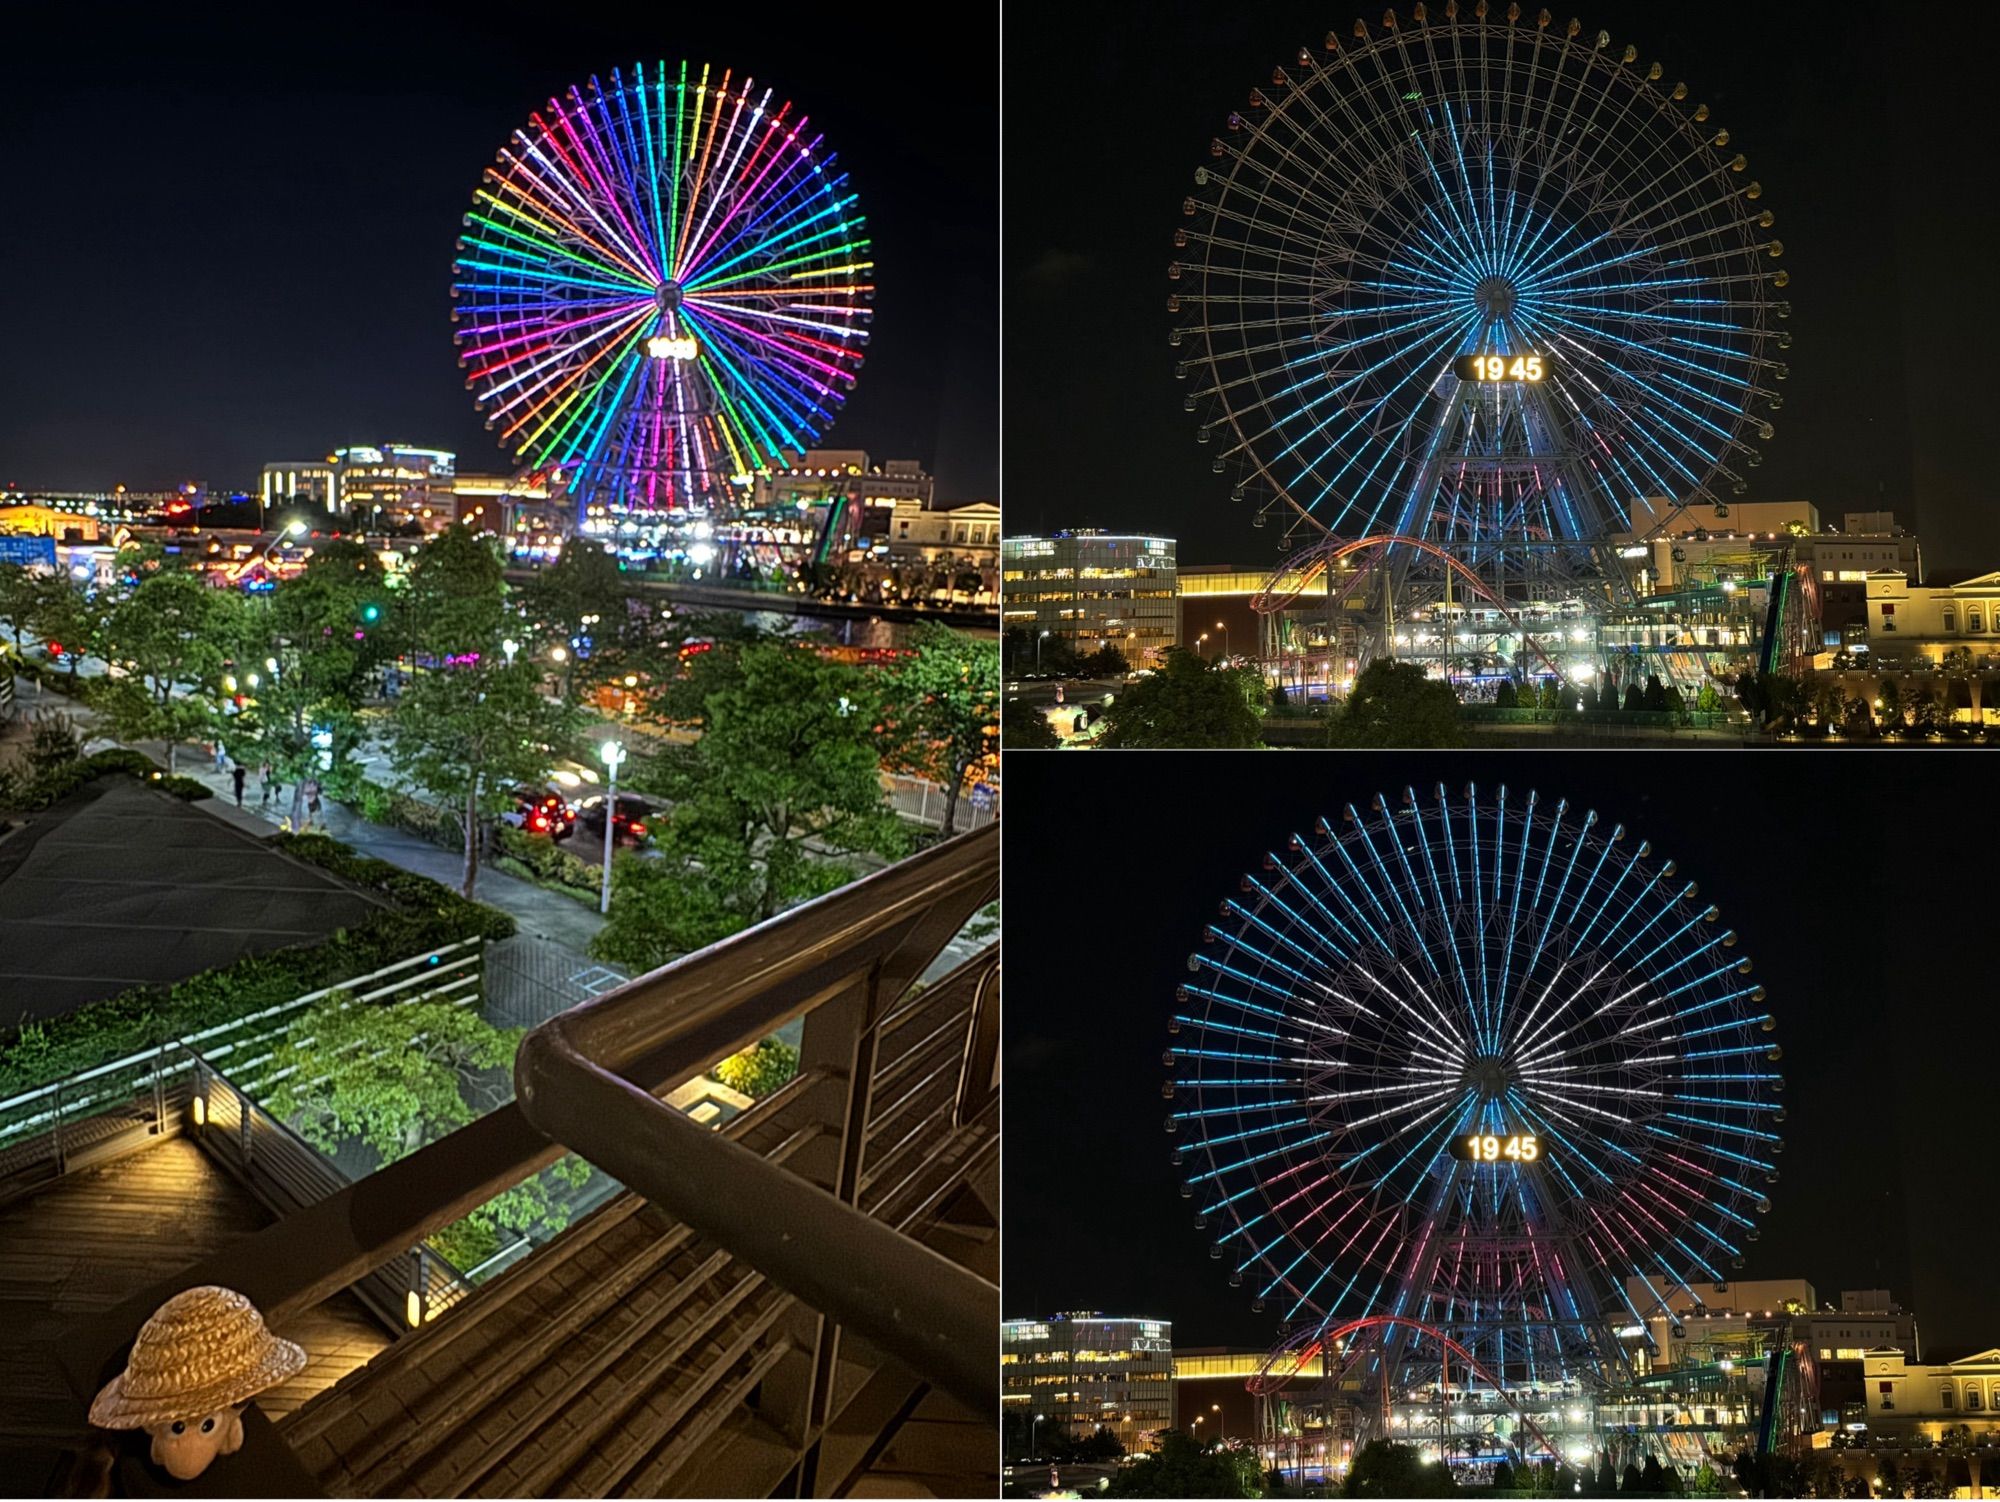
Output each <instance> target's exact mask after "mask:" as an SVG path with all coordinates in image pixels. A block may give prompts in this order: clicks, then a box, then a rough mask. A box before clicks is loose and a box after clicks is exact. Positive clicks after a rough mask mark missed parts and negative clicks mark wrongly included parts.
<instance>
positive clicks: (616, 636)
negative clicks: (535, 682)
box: [519, 537, 631, 700]
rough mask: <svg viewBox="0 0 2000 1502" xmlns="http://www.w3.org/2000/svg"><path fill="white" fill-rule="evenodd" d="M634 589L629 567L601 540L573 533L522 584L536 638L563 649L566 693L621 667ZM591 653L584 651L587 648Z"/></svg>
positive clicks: (522, 602)
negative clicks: (549, 560)
mask: <svg viewBox="0 0 2000 1502" xmlns="http://www.w3.org/2000/svg"><path fill="white" fill-rule="evenodd" d="M628 594H629V588H628V586H627V584H626V580H625V574H624V566H623V565H622V564H620V563H619V561H618V559H617V557H616V556H615V555H613V554H612V553H611V552H610V551H609V550H608V549H606V548H605V547H604V546H603V545H602V544H601V543H597V542H593V541H591V540H590V539H588V538H581V537H573V538H571V539H570V540H569V541H568V542H566V543H564V544H563V548H562V552H561V553H560V554H559V555H558V556H557V558H556V561H555V562H554V563H552V564H548V565H547V566H545V567H543V568H540V569H537V570H536V571H535V576H534V578H533V579H532V580H531V581H530V582H529V583H527V584H525V585H523V586H522V588H521V592H520V599H519V605H520V609H521V613H522V615H523V616H525V617H526V618H527V620H528V622H529V623H530V625H531V627H532V629H531V630H530V631H529V632H528V637H529V640H530V642H531V643H546V644H549V645H556V646H560V647H562V648H563V665H562V667H563V671H562V682H563V697H564V698H566V699H570V700H574V699H575V697H576V692H577V688H578V686H579V682H581V683H583V684H588V683H590V682H592V681H602V680H603V679H604V677H605V676H607V675H608V674H610V673H612V672H613V671H615V670H618V669H620V668H621V666H622V662H621V658H622V655H623V651H622V649H623V648H624V647H626V646H627V645H628V644H627V642H626V640H625V635H626V631H625V628H626V619H627V617H628V616H629V615H630V614H631V611H630V608H629V607H628V605H627V603H626V599H627V595H628ZM586 651H587V652H588V655H587V656H586V655H585V652H586Z"/></svg>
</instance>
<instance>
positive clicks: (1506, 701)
mask: <svg viewBox="0 0 2000 1502" xmlns="http://www.w3.org/2000/svg"><path fill="white" fill-rule="evenodd" d="M1520 703H1521V696H1520V691H1519V690H1518V689H1516V688H1515V687H1514V680H1513V679H1512V678H1506V679H1502V680H1501V683H1500V686H1499V687H1498V688H1497V689H1495V690H1494V691H1493V707H1494V708H1495V709H1515V708H1518V707H1519V706H1520ZM1501 1464H1502V1465H1505V1464H1506V1462H1505V1461H1502V1462H1501Z"/></svg>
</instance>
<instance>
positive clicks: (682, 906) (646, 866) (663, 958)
mask: <svg viewBox="0 0 2000 1502" xmlns="http://www.w3.org/2000/svg"><path fill="white" fill-rule="evenodd" d="M677 812H678V811H677ZM794 854H796V855H797V856H798V858H795V859H788V860H786V861H785V862H784V863H783V864H782V866H781V868H780V870H779V871H778V873H776V874H775V875H774V874H773V873H771V872H770V870H769V869H768V863H767V862H760V861H759V860H758V858H757V857H756V856H755V855H754V854H753V853H752V849H751V845H750V844H749V843H748V842H747V841H745V840H743V839H741V838H736V837H732V836H730V835H728V834H725V833H721V832H715V833H711V834H707V835H698V834H695V833H692V832H689V831H687V830H685V829H683V828H682V827H681V825H680V823H679V821H678V820H677V821H676V823H675V824H674V825H673V826H672V827H671V828H670V829H669V831H668V835H667V838H666V839H665V840H663V841H662V842H661V848H660V852H659V855H658V857H657V858H655V859H650V860H639V859H637V858H636V857H633V856H629V855H624V854H620V855H619V856H617V857H616V858H615V860H614V863H613V867H612V881H611V913H610V915H609V917H608V918H607V920H606V922H605V925H604V927H603V928H602V929H600V930H598V932H597V935H596V937H595V938H593V939H592V940H591V944H590V952H591V953H592V954H593V955H595V956H596V957H597V958H598V959H601V960H607V961H609V962H610V963H612V964H614V965H623V966H625V967H626V968H627V969H629V970H634V971H640V972H643V971H647V970H657V969H658V968H659V967H660V966H662V965H664V964H666V963H667V961H669V960H671V959H674V958H675V957H677V956H679V955H683V954H692V953H693V952H694V951H695V950H697V949H706V948H707V947H708V946H709V945H710V944H714V943H718V942H720V941H721V940H723V939H726V938H728V937H729V936H730V935H731V934H734V933H740V932H741V931H742V930H744V929H746V928H748V927H750V926H751V925H752V924H753V923H760V922H762V921H763V920H764V919H765V918H767V917H769V916H770V913H769V912H766V911H765V908H766V906H767V905H768V904H771V903H776V904H777V905H778V906H779V907H786V906H790V905H791V904H793V903H796V902H804V901H807V900H809V899H811V898H814V897H819V896H823V895H824V894H826V893H828V892H831V891H834V890H836V889H837V888H839V887H844V886H846V885H847V883H849V882H850V881H852V880H854V877H855V875H856V873H855V870H854V868H853V867H852V866H849V865H847V864H845V863H844V862H840V861H832V860H826V859H824V858H819V857H812V856H806V855H804V854H803V853H802V852H794ZM773 910H774V911H775V909H773Z"/></svg>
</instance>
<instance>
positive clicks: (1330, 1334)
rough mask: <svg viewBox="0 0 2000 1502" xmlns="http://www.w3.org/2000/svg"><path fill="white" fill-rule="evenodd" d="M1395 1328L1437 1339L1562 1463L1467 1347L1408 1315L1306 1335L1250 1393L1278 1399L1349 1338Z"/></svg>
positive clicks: (1275, 1359) (1269, 1364) (1269, 1365)
mask: <svg viewBox="0 0 2000 1502" xmlns="http://www.w3.org/2000/svg"><path fill="white" fill-rule="evenodd" d="M1392 1326H1401V1327H1402V1328H1403V1329H1406V1330H1410V1331H1413V1332H1415V1333H1416V1334H1418V1335H1427V1336H1429V1337H1430V1338H1431V1339H1432V1340H1435V1341H1436V1342H1437V1343H1438V1345H1439V1346H1441V1347H1443V1348H1444V1349H1445V1350H1447V1351H1450V1352H1451V1353H1452V1354H1453V1355H1455V1356H1457V1357H1458V1359H1459V1360H1460V1361H1461V1362H1463V1363H1464V1364H1465V1366H1466V1368H1467V1369H1468V1370H1469V1371H1471V1372H1472V1373H1473V1374H1474V1375H1475V1376H1477V1377H1478V1378H1479V1379H1480V1380H1481V1381H1482V1382H1484V1383H1486V1384H1487V1385H1488V1386H1489V1387H1491V1388H1492V1389H1493V1390H1494V1391H1495V1392H1496V1393H1499V1394H1500V1395H1501V1396H1502V1397H1504V1398H1506V1400H1507V1403H1508V1405H1509V1406H1510V1407H1511V1408H1512V1409H1513V1410H1514V1416H1515V1417H1516V1418H1518V1419H1519V1420H1520V1421H1521V1424H1522V1427H1523V1428H1525V1429H1527V1430H1528V1431H1529V1432H1530V1433H1531V1434H1533V1435H1534V1436H1535V1438H1536V1439H1538V1440H1539V1441H1541V1444H1542V1448H1543V1449H1544V1450H1546V1451H1548V1453H1549V1455H1550V1456H1551V1457H1552V1458H1554V1459H1556V1460H1561V1458H1562V1455H1561V1452H1559V1451H1558V1450H1557V1449H1556V1447H1555V1446H1554V1445H1553V1444H1551V1443H1550V1442H1549V1437H1548V1436H1547V1435H1546V1434H1544V1433H1542V1429H1541V1426H1540V1425H1539V1424H1537V1423H1536V1422H1535V1421H1534V1420H1533V1419H1531V1418H1529V1417H1528V1413H1527V1410H1526V1409H1524V1408H1522V1407H1521V1405H1520V1403H1519V1402H1518V1401H1516V1400H1515V1399H1514V1397H1513V1396H1512V1395H1511V1394H1509V1393H1508V1391H1507V1389H1506V1388H1505V1387H1504V1386H1503V1385H1502V1384H1501V1382H1500V1379H1499V1378H1498V1377H1495V1376H1494V1375H1493V1374H1492V1373H1491V1372H1489V1371H1487V1370H1486V1368H1485V1367H1483V1366H1481V1365H1480V1364H1479V1361H1478V1359H1477V1358H1475V1357H1474V1356H1473V1354H1472V1352H1470V1351H1468V1350H1466V1348H1465V1347H1464V1346H1462V1345H1460V1344H1459V1343H1458V1342H1457V1341H1455V1340H1453V1339H1452V1338H1451V1337H1450V1336H1449V1335H1447V1334H1445V1333H1444V1331H1442V1330H1440V1329H1438V1328H1437V1327H1436V1326H1434V1325H1426V1324H1424V1323H1423V1322H1422V1321H1420V1320H1414V1319H1410V1318H1409V1317H1408V1316H1406V1315H1401V1314H1371V1315H1367V1316H1365V1317H1364V1318H1361V1319H1351V1320H1349V1321H1348V1322H1347V1323H1346V1324H1344V1325H1339V1326H1336V1327H1333V1328H1329V1327H1327V1326H1324V1325H1322V1326H1320V1327H1319V1328H1318V1329H1317V1330H1313V1331H1310V1332H1308V1333H1306V1334H1304V1335H1303V1336H1302V1337H1301V1338H1299V1339H1298V1340H1296V1341H1295V1342H1294V1343H1293V1344H1291V1345H1289V1346H1286V1347H1283V1348H1281V1349H1279V1350H1277V1351H1275V1352H1273V1353H1272V1354H1271V1356H1270V1358H1269V1359H1268V1360H1266V1361H1265V1363H1264V1369H1263V1370H1262V1371H1260V1372H1259V1373H1258V1374H1257V1375H1256V1376H1254V1377H1252V1378H1251V1379H1250V1381H1249V1384H1248V1385H1249V1388H1250V1391H1251V1392H1252V1393H1253V1394H1255V1395H1256V1396H1258V1397H1273V1396H1276V1395H1277V1394H1278V1393H1280V1392H1282V1391H1283V1390H1284V1388H1285V1386H1286V1384H1287V1383H1289V1382H1291V1381H1292V1379H1293V1378H1295V1377H1297V1376H1298V1374H1299V1373H1300V1372H1301V1371H1303V1370H1304V1369H1305V1368H1306V1366H1307V1364H1308V1363H1310V1362H1312V1361H1313V1360H1314V1359H1315V1358H1317V1357H1318V1356H1320V1355H1321V1354H1322V1353H1324V1352H1326V1351H1328V1350H1330V1349H1332V1348H1333V1347H1334V1346H1335V1345H1336V1343H1337V1342H1340V1341H1343V1340H1345V1339H1347V1337H1348V1336H1350V1335H1353V1334H1355V1333H1356V1332H1357V1331H1377V1330H1383V1329H1386V1328H1388V1327H1392ZM1347 1359H1348V1360H1350V1361H1352V1360H1353V1359H1354V1353H1353V1352H1352V1351H1350V1352H1349V1353H1348V1356H1347ZM1526 1453H1527V1452H1526V1450H1525V1449H1524V1450H1523V1451H1522V1454H1523V1455H1524V1456H1525V1455H1526Z"/></svg>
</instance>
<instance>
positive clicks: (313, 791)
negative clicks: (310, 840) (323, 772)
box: [305, 777, 319, 829]
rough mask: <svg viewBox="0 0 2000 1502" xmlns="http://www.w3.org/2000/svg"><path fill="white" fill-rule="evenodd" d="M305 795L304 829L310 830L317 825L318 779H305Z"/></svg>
mask: <svg viewBox="0 0 2000 1502" xmlns="http://www.w3.org/2000/svg"><path fill="white" fill-rule="evenodd" d="M305 795H306V828H307V829H311V828H312V827H313V826H314V825H315V824H317V823H319V779H318V778H317V777H308V778H307V779H306V785H305Z"/></svg>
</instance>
